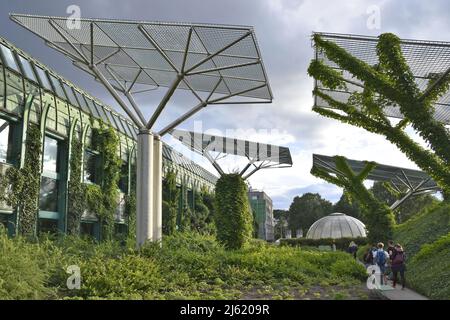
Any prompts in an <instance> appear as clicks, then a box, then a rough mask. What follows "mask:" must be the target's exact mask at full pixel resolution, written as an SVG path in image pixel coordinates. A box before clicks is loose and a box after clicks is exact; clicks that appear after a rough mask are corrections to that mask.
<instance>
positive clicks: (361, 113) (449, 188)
mask: <svg viewBox="0 0 450 320" xmlns="http://www.w3.org/2000/svg"><path fill="white" fill-rule="evenodd" d="M313 41H314V44H315V46H316V48H317V49H318V50H321V51H322V52H323V53H324V54H325V55H326V57H327V58H328V59H329V60H330V61H333V62H334V63H336V64H337V65H338V66H339V67H340V68H341V69H342V70H346V71H348V72H349V73H350V74H351V75H353V76H354V77H355V78H356V79H358V80H359V81H361V82H362V83H363V85H364V90H363V92H353V93H352V94H351V96H350V98H349V100H348V101H347V103H343V102H340V101H337V100H335V99H334V98H333V97H331V96H330V95H328V94H327V93H326V91H321V90H320V89H315V90H314V94H315V95H316V96H318V97H320V98H322V99H323V100H324V101H326V102H327V103H328V104H329V105H330V106H331V107H332V108H334V109H337V110H340V111H343V113H337V112H335V111H332V110H330V109H326V108H322V107H319V106H315V107H314V108H313V110H314V111H315V112H316V113H318V114H320V115H322V116H325V117H329V118H333V119H336V120H339V121H341V122H344V123H348V124H351V125H354V126H357V127H361V128H364V129H366V130H368V131H369V132H373V133H377V134H380V135H383V136H385V137H386V139H387V140H388V141H390V142H391V143H393V144H394V145H396V146H397V147H398V148H399V149H400V150H401V151H402V152H404V153H405V155H406V156H407V157H408V158H409V159H410V160H412V161H414V162H415V163H416V164H417V166H419V167H420V168H421V169H422V170H424V171H425V172H427V173H428V174H429V175H430V176H431V177H432V178H433V179H434V180H435V181H436V182H437V183H438V184H439V186H440V187H441V188H442V190H443V194H444V198H445V199H446V200H449V196H450V170H449V168H450V148H449V145H450V132H449V130H448V129H447V128H446V127H445V125H444V124H443V123H440V122H438V121H436V120H435V119H434V118H433V114H434V104H435V103H436V101H437V100H438V99H439V98H440V97H441V96H442V95H443V94H445V93H446V92H448V89H449V86H450V76H446V77H440V76H439V75H437V76H436V75H431V76H430V81H429V85H428V87H427V88H426V89H425V91H422V90H420V89H419V88H418V86H417V84H416V82H415V79H414V76H413V73H412V71H411V69H410V68H409V66H408V65H407V63H406V60H405V58H404V56H403V54H402V51H401V46H400V39H399V38H398V37H397V36H395V35H393V34H391V33H386V34H382V35H380V36H379V41H378V43H377V55H378V60H379V63H378V64H377V65H375V66H371V65H368V64H367V63H365V62H363V61H361V60H359V59H358V58H356V57H354V56H352V55H351V54H350V53H348V52H347V51H345V50H344V49H343V48H341V47H339V46H338V45H337V44H335V43H333V42H331V41H326V40H324V39H323V38H322V37H321V36H320V35H319V34H315V35H314V37H313ZM308 73H309V75H310V76H312V77H314V78H315V79H316V80H318V81H321V84H322V86H323V87H325V88H327V89H336V88H343V87H345V86H346V82H347V80H345V79H344V78H342V77H340V75H339V73H338V72H336V71H335V70H334V69H332V68H330V67H329V66H327V65H325V64H324V63H323V62H321V61H317V60H313V61H312V62H311V64H310V66H309V68H308ZM327 78H328V80H327ZM431 86H433V87H431ZM387 105H394V106H398V107H399V108H400V111H401V112H402V114H403V115H404V117H405V119H404V120H402V121H400V122H399V123H398V124H397V125H393V124H392V123H391V122H390V120H389V119H388V118H387V117H386V116H385V115H384V113H383V109H384V108H385V107H386V106H387ZM408 124H410V125H411V126H412V128H413V129H414V130H415V131H416V132H418V134H419V135H420V136H421V137H422V138H423V139H424V140H425V141H426V142H427V143H428V144H429V147H430V149H427V148H424V147H422V146H421V145H419V144H418V143H416V142H415V141H414V140H412V138H411V137H409V136H408V135H407V134H406V133H405V131H404V130H405V127H406V126H407V125H408Z"/></svg>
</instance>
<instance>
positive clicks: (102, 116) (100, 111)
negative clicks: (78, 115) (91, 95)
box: [95, 103, 109, 123]
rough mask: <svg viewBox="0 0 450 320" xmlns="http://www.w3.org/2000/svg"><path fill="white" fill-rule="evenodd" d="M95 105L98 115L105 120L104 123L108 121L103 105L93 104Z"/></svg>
mask: <svg viewBox="0 0 450 320" xmlns="http://www.w3.org/2000/svg"><path fill="white" fill-rule="evenodd" d="M95 106H96V107H97V110H98V113H100V117H101V118H102V120H103V121H104V122H106V123H109V120H108V118H107V117H106V114H105V111H106V110H105V109H103V107H102V106H101V105H99V104H97V103H96V104H95Z"/></svg>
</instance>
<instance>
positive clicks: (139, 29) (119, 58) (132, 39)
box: [11, 14, 272, 101]
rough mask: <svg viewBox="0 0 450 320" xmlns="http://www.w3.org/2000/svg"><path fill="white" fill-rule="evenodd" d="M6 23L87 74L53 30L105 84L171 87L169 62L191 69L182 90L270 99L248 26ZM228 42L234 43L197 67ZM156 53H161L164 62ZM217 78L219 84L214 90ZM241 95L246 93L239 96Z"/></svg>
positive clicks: (18, 18)
mask: <svg viewBox="0 0 450 320" xmlns="http://www.w3.org/2000/svg"><path fill="white" fill-rule="evenodd" d="M11 19H12V20H13V21H15V22H17V23H18V24H20V25H22V26H23V27H25V28H26V29H28V30H30V31H32V32H33V33H35V34H36V35H38V36H39V37H41V38H43V39H44V40H45V41H46V42H47V44H49V45H50V46H51V47H53V48H54V49H56V50H59V51H62V52H65V53H68V54H71V58H72V60H73V61H74V64H75V65H77V66H78V67H80V68H82V69H84V70H85V71H87V72H90V70H89V69H88V68H86V65H85V64H83V63H81V62H79V61H77V56H79V55H78V54H77V52H76V51H75V50H74V49H73V48H72V47H71V46H70V45H68V43H67V41H66V40H65V39H64V38H63V37H62V36H61V35H60V34H59V33H58V32H57V31H56V30H55V28H57V29H59V31H60V32H62V33H63V34H64V35H65V36H66V37H67V38H68V39H69V40H70V42H71V43H72V44H73V45H74V46H75V47H76V48H77V49H78V50H80V51H81V52H82V53H84V54H85V55H86V56H88V57H91V55H93V60H94V61H96V62H97V63H98V65H97V67H98V68H99V69H100V71H101V72H102V74H104V75H105V76H106V77H107V79H108V80H110V81H117V79H118V80H119V81H121V82H122V81H123V82H124V83H136V84H140V85H148V86H156V87H158V86H162V87H170V86H171V84H172V83H173V82H174V80H175V79H176V77H177V72H176V71H175V70H174V68H173V67H172V65H171V64H170V63H169V62H168V61H167V59H166V58H169V59H170V61H172V63H173V65H174V66H175V67H177V68H178V69H180V68H181V67H182V65H183V63H184V66H185V68H186V70H190V69H192V70H190V72H188V73H187V75H186V78H185V79H186V81H183V82H182V83H180V86H179V88H181V89H190V88H189V86H190V87H191V88H192V89H194V90H198V91H204V92H212V91H214V90H215V91H214V92H215V93H218V94H224V95H232V94H236V96H243V97H250V98H256V99H264V100H269V101H271V100H272V93H271V90H270V86H269V83H268V79H267V76H266V72H265V69H264V65H263V63H262V60H261V56H260V53H259V48H258V44H257V41H256V36H255V33H254V31H253V29H252V28H251V27H243V26H242V27H241V26H226V25H213V24H190V23H165V22H145V21H121V20H105V19H81V21H80V28H78V29H77V28H72V26H71V25H70V24H68V18H67V17H48V16H34V15H22V14H12V15H11ZM91 28H92V29H91ZM91 30H92V33H91ZM190 30H191V31H190ZM91 34H92V35H93V36H92V39H93V42H91ZM149 39H151V40H149ZM188 40H190V41H188ZM233 42H236V43H234V44H233V45H232V46H230V47H229V48H227V49H226V50H224V51H223V52H220V53H219V54H217V55H215V56H214V57H213V58H211V59H210V60H208V61H207V62H205V63H203V64H201V65H198V66H196V65H197V64H199V63H200V62H201V61H202V60H204V59H206V58H208V57H209V56H210V55H212V54H214V53H216V52H217V51H218V50H220V49H221V48H223V47H225V46H226V45H228V44H230V43H233ZM187 43H189V47H188V50H187V55H186V57H185V51H186V47H187V46H186V45H187ZM158 46H159V48H157V47H158ZM92 48H93V49H92ZM158 49H162V52H163V54H164V55H166V57H164V56H163V54H161V52H160V51H159V50H158ZM184 61H185V62H184ZM217 69H219V70H217ZM90 73H91V72H90ZM112 74H114V76H113V75H112ZM115 78H117V79H115ZM220 79H221V80H222V81H221V82H220V84H219V85H218V86H217V87H216V83H218V80H220ZM187 81H188V82H189V84H188V83H187ZM252 88H256V89H254V90H252ZM245 90H249V91H248V92H244V93H242V94H238V93H239V92H243V91H245Z"/></svg>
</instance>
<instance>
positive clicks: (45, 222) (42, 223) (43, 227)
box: [39, 219, 58, 233]
mask: <svg viewBox="0 0 450 320" xmlns="http://www.w3.org/2000/svg"><path fill="white" fill-rule="evenodd" d="M39 232H40V233H57V232H58V221H57V220H52V219H39Z"/></svg>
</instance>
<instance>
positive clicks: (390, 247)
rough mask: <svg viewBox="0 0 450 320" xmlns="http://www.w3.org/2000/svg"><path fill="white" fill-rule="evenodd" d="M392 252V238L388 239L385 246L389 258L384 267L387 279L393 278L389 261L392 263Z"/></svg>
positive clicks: (393, 249)
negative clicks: (386, 246)
mask: <svg viewBox="0 0 450 320" xmlns="http://www.w3.org/2000/svg"><path fill="white" fill-rule="evenodd" d="M394 252H395V246H394V241H393V240H389V241H388V248H387V253H388V254H389V259H388V261H387V267H386V275H387V278H388V279H389V280H393V273H392V268H391V263H392V256H393V254H394Z"/></svg>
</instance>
